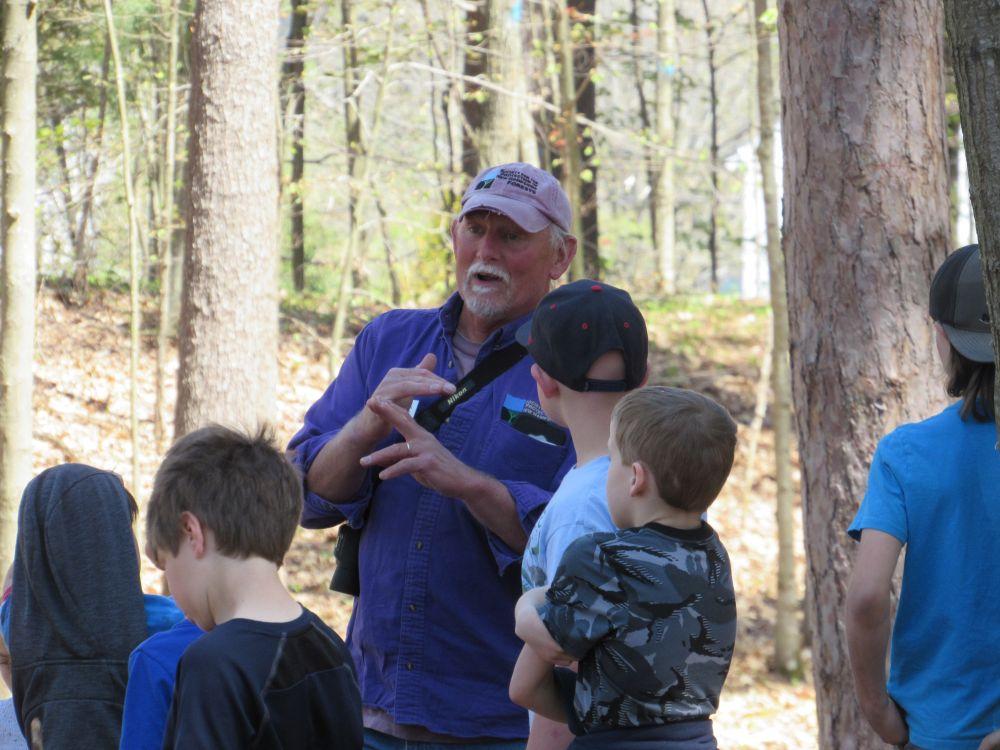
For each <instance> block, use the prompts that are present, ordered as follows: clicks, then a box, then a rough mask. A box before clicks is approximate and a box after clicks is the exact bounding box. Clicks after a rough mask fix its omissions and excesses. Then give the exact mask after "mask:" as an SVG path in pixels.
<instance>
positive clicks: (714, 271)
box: [701, 0, 722, 293]
mask: <svg viewBox="0 0 1000 750" xmlns="http://www.w3.org/2000/svg"><path fill="white" fill-rule="evenodd" d="M701 7H702V10H703V11H704V13H705V46H706V49H707V50H708V111H709V119H710V122H711V139H710V141H709V149H708V168H709V176H710V182H711V185H712V192H711V195H709V201H708V206H709V210H708V259H709V263H710V264H711V274H710V277H709V284H710V287H711V290H712V292H713V293H714V292H718V291H719V170H720V169H721V168H722V165H721V164H719V87H718V83H717V82H716V74H717V72H718V65H717V64H716V62H715V23H714V22H713V21H712V15H711V13H710V12H709V9H708V0H701Z"/></svg>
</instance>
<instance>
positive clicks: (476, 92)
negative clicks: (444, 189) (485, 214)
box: [462, 0, 490, 180]
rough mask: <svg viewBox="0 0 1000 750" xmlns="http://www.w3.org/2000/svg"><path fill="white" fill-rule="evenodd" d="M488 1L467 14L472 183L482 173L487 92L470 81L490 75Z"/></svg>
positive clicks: (466, 149) (465, 163)
mask: <svg viewBox="0 0 1000 750" xmlns="http://www.w3.org/2000/svg"><path fill="white" fill-rule="evenodd" d="M489 10H490V7H489V2H488V0H475V2H474V3H473V4H472V5H470V6H469V9H468V10H466V12H465V62H464V70H463V71H462V72H463V74H464V76H465V84H464V90H463V91H462V171H463V172H465V174H466V176H467V177H468V178H469V179H470V180H471V179H472V178H473V177H475V176H476V174H477V173H478V172H479V169H480V167H481V166H485V165H480V160H479V144H478V142H477V140H476V134H477V133H480V132H482V129H483V124H484V123H485V121H486V102H485V98H484V93H485V92H484V91H483V90H482V89H481V88H479V87H478V86H476V85H475V84H473V83H469V82H468V81H469V79H470V78H475V77H477V76H484V77H485V75H486V55H485V54H484V51H485V49H486V35H487V32H488V30H489V26H490V17H489Z"/></svg>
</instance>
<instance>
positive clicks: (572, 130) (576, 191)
mask: <svg viewBox="0 0 1000 750" xmlns="http://www.w3.org/2000/svg"><path fill="white" fill-rule="evenodd" d="M555 12H556V14H557V25H556V37H557V39H558V40H559V66H560V68H559V86H560V91H559V101H560V104H561V108H562V115H561V117H560V119H561V120H562V123H561V124H562V141H563V149H562V164H561V165H560V173H559V175H558V176H559V178H560V180H561V181H562V184H563V190H565V191H566V195H567V196H568V197H569V205H570V208H572V210H573V221H572V224H571V225H570V230H571V231H570V233H571V234H572V235H573V236H574V237H576V238H577V240H578V241H580V242H582V240H583V206H581V205H580V172H581V171H583V167H582V165H581V163H580V145H579V144H580V135H579V130H578V128H577V124H576V80H575V76H574V65H573V34H572V30H571V25H570V22H569V8H568V7H565V6H564V5H562V4H561V3H560V4H559V5H557V6H555ZM569 275H570V278H571V279H581V278H583V277H584V267H583V253H577V254H576V255H575V256H574V257H573V262H572V264H571V265H570V268H569Z"/></svg>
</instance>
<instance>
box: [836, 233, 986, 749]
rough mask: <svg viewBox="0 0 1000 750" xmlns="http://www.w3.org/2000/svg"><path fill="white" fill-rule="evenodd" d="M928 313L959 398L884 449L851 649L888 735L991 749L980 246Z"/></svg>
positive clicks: (859, 531) (865, 539)
mask: <svg viewBox="0 0 1000 750" xmlns="http://www.w3.org/2000/svg"><path fill="white" fill-rule="evenodd" d="M930 313H931V318H932V319H933V320H934V329H935V334H936V338H937V349H938V352H939V353H940V355H941V359H942V361H943V362H944V364H945V369H946V371H947V376H948V381H947V389H948V394H949V395H951V396H954V397H959V398H960V400H959V401H958V402H956V403H954V404H952V405H951V406H948V407H947V408H946V409H944V410H943V411H942V412H941V413H939V414H938V415H936V416H934V417H931V418H930V419H927V420H925V421H923V422H918V423H915V424H906V425H903V426H901V427H898V428H897V429H895V430H893V431H892V432H891V433H890V434H889V435H887V436H886V437H884V438H883V439H882V441H881V442H880V443H879V446H878V449H877V450H876V451H875V457H874V458H873V459H872V465H871V472H870V475H869V479H868V490H867V492H866V494H865V497H864V500H863V501H862V503H861V507H860V509H859V510H858V514H857V516H856V517H855V519H854V522H853V523H852V524H851V525H850V528H849V529H848V533H849V534H850V535H851V536H852V537H853V538H854V539H859V540H860V542H861V543H860V545H859V549H858V554H857V559H856V560H855V565H854V574H853V577H852V579H851V583H850V587H849V590H848V595H847V641H848V648H849V651H850V657H851V669H852V671H853V673H854V684H855V689H856V691H857V696H858V702H859V703H860V705H861V709H862V711H863V712H864V714H865V717H866V718H867V719H868V721H869V723H870V724H871V726H872V728H873V729H874V730H875V731H876V733H878V735H879V736H880V737H881V738H882V739H883V740H885V741H886V742H888V743H890V744H896V745H898V746H900V747H906V748H912V749H920V748H923V749H925V750H977V748H980V747H987V746H993V745H992V740H990V741H989V744H987V742H986V741H984V739H983V738H984V737H986V735H987V734H989V733H990V732H993V731H994V730H996V729H997V728H998V727H1000V577H998V576H996V575H995V574H994V573H993V572H992V571H991V569H990V563H991V562H992V561H993V560H994V559H995V558H996V555H997V552H998V550H1000V542H998V541H997V540H998V539H1000V495H998V492H997V488H998V487H1000V454H998V452H997V449H996V445H997V430H996V426H995V425H994V423H993V419H994V403H993V378H994V372H995V364H994V354H993V341H992V336H991V332H990V324H989V313H988V310H987V306H986V294H985V290H984V288H983V281H982V271H981V267H980V255H979V247H978V246H977V245H969V246H966V247H963V248H961V249H960V250H957V251H956V252H954V253H953V254H952V255H950V256H949V257H948V258H947V260H945V262H944V263H943V264H942V266H941V267H940V268H939V269H938V272H937V274H936V275H935V276H934V280H933V282H932V283H931V290H930ZM903 546H905V547H906V558H905V566H904V569H903V583H902V588H901V589H900V594H899V607H898V610H897V613H896V619H895V622H894V623H892V624H890V619H889V609H890V607H889V601H890V588H891V582H892V576H893V572H894V570H895V568H896V562H897V559H898V557H899V553H900V550H901V549H902V548H903ZM890 632H891V635H892V654H891V660H890V669H889V680H888V684H886V679H885V668H884V664H885V652H886V646H887V642H888V640H889V636H890ZM981 743H982V745H981Z"/></svg>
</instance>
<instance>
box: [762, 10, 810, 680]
mask: <svg viewBox="0 0 1000 750" xmlns="http://www.w3.org/2000/svg"><path fill="white" fill-rule="evenodd" d="M767 5H768V2H767V0H754V3H753V19H754V23H753V27H752V28H753V30H754V32H755V37H756V39H755V41H756V46H757V108H758V110H759V113H760V141H759V142H758V144H757V161H758V162H759V163H760V173H761V178H762V179H761V188H762V192H763V195H764V213H765V225H766V227H767V261H768V269H769V271H770V287H771V330H772V341H773V344H772V346H771V352H770V354H771V390H772V391H773V393H774V399H773V402H772V406H771V423H772V425H773V427H774V477H775V483H776V484H777V497H776V500H775V503H776V508H775V515H776V516H777V522H778V601H777V607H776V609H777V612H776V614H775V622H774V664H775V667H776V668H777V670H778V671H779V672H781V673H782V674H784V675H785V676H787V677H791V676H793V675H796V674H798V673H799V672H800V671H801V649H802V645H801V638H800V637H799V593H798V590H797V586H796V583H795V519H794V515H793V513H794V501H795V488H794V486H793V484H792V377H791V372H790V369H789V362H788V296H787V292H786V285H785V257H784V255H783V254H782V252H781V231H780V230H779V228H778V186H777V185H776V184H775V183H776V180H775V178H774V82H773V77H772V75H771V66H772V63H771V33H770V31H769V30H768V29H767V28H766V27H765V25H764V24H762V23H761V22H760V18H761V17H762V16H763V15H764V14H765V13H766V12H767Z"/></svg>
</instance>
